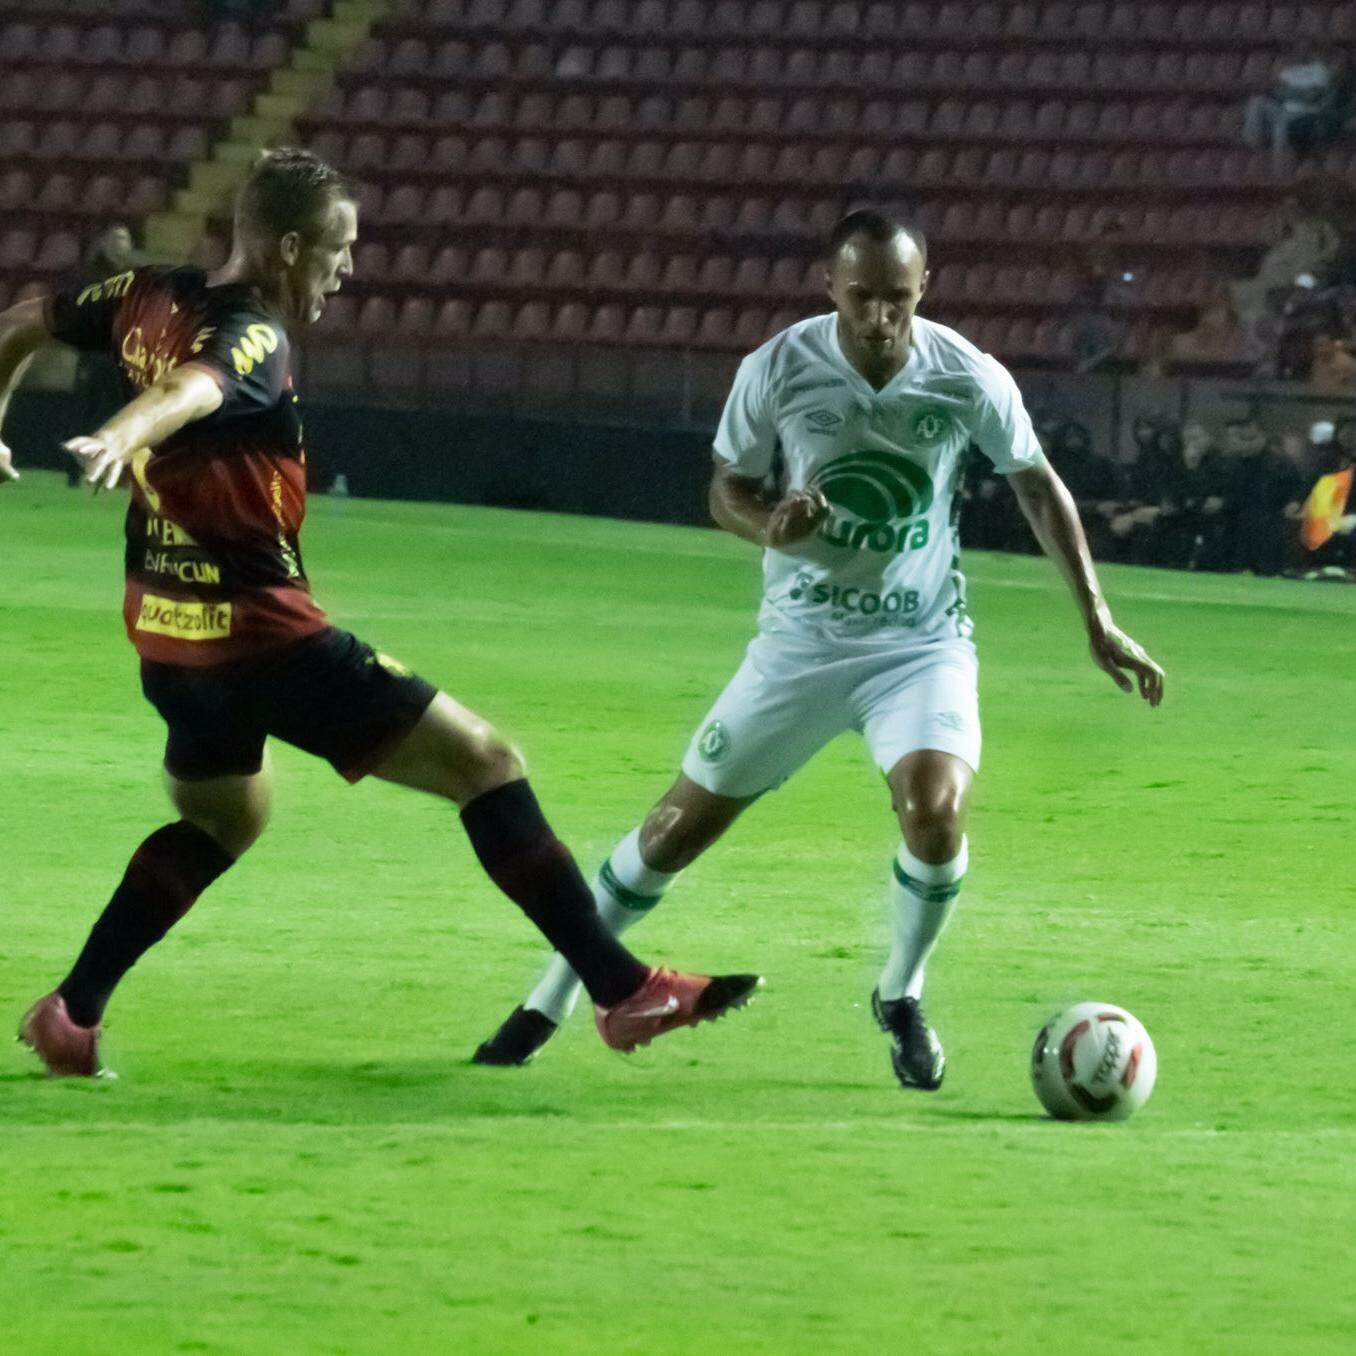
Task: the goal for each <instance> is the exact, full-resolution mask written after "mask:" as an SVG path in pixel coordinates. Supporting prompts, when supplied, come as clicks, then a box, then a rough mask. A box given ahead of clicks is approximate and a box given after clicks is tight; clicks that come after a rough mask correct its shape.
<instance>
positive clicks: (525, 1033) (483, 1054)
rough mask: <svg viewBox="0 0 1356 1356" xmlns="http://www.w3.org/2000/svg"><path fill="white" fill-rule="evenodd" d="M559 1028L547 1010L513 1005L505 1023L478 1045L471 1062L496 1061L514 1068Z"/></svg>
mask: <svg viewBox="0 0 1356 1356" xmlns="http://www.w3.org/2000/svg"><path fill="white" fill-rule="evenodd" d="M559 1030H560V1027H559V1026H557V1025H556V1023H555V1022H553V1021H552V1020H551V1019H550V1018H549V1017H548V1016H547V1015H546V1014H545V1013H544V1012H538V1011H537V1010H536V1009H535V1008H523V1007H518V1008H514V1009H513V1011H512V1012H511V1013H509V1015H508V1018H507V1020H506V1021H505V1022H504V1025H503V1026H501V1027H500V1028H499V1030H498V1031H496V1032H495V1033H494V1035H493V1036H491V1037H490V1039H489V1040H487V1041H485V1042H483V1043H482V1044H481V1045H478V1046H477V1047H476V1052H475V1054H474V1055H472V1056H471V1063H472V1064H495V1065H498V1066H500V1067H501V1068H513V1067H515V1066H517V1065H522V1064H526V1063H527V1062H528V1060H530V1059H531V1058H532V1056H533V1055H535V1054H536V1053H537V1051H538V1050H540V1049H541V1048H542V1046H543V1045H545V1044H546V1042H547V1041H549V1040H550V1039H551V1037H552V1036H554V1035H555V1034H556V1032H557V1031H559Z"/></svg>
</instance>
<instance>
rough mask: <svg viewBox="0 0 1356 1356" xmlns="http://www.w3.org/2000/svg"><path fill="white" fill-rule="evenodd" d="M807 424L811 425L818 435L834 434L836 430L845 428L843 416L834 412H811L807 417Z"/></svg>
mask: <svg viewBox="0 0 1356 1356" xmlns="http://www.w3.org/2000/svg"><path fill="white" fill-rule="evenodd" d="M805 422H806V423H807V424H810V425H811V426H812V427H813V428H814V430H815V432H816V433H832V432H834V430H835V429H840V428H842V427H843V416H842V415H841V414H835V413H834V412H833V411H832V410H811V411H810V413H809V414H807V415H806V416H805Z"/></svg>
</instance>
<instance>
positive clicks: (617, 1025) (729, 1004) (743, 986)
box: [593, 969, 763, 1055]
mask: <svg viewBox="0 0 1356 1356" xmlns="http://www.w3.org/2000/svg"><path fill="white" fill-rule="evenodd" d="M762 982H763V980H762V976H761V975H718V976H716V978H715V979H712V978H711V977H710V976H709V975H685V974H683V973H682V972H681V971H678V970H665V969H657V970H651V971H650V977H649V979H647V980H646V981H645V983H644V984H642V985H641V986H640V988H639V989H637V990H636V992H635V993H633V994H632V995H631V997H630V998H625V999H623V1000H622V1001H621V1002H620V1003H617V1004H616V1005H615V1006H613V1007H610V1008H603V1007H595V1008H594V1010H593V1011H594V1016H595V1017H596V1018H597V1021H598V1034H599V1035H600V1036H601V1037H602V1038H603V1040H604V1041H605V1042H606V1043H607V1044H608V1045H610V1046H611V1047H612V1048H613V1049H614V1050H620V1051H621V1052H622V1053H623V1054H627V1055H629V1054H630V1053H631V1052H632V1051H633V1050H634V1049H635V1048H636V1046H638V1045H649V1043H650V1042H651V1041H652V1040H654V1038H655V1037H656V1036H662V1035H664V1033H665V1032H667V1031H673V1030H675V1029H676V1028H678V1027H680V1026H696V1025H697V1023H698V1022H713V1021H715V1019H716V1018H717V1017H723V1016H724V1015H725V1014H726V1013H727V1012H732V1011H733V1010H734V1009H735V1008H742V1007H743V1006H744V1004H745V1003H747V1002H748V1001H749V999H750V998H752V997H753V995H754V992H755V991H756V990H757V989H758V987H759V986H760V985H761V984H762Z"/></svg>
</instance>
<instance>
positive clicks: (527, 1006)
mask: <svg viewBox="0 0 1356 1356" xmlns="http://www.w3.org/2000/svg"><path fill="white" fill-rule="evenodd" d="M828 260H829V262H828V273H827V284H828V291H829V296H830V297H831V298H832V300H833V303H834V306H835V308H836V310H835V311H834V312H833V313H830V314H828V315H821V316H816V317H814V318H812V319H810V320H804V321H801V322H800V323H799V324H796V325H793V326H791V328H790V329H788V330H784V331H783V332H782V333H781V334H779V335H777V336H775V337H774V338H773V339H770V340H769V341H768V342H767V343H766V344H764V345H763V346H762V347H761V348H760V349H758V350H757V351H756V352H754V353H752V354H750V355H749V356H748V357H747V358H745V360H744V362H743V363H742V364H741V365H740V368H739V373H738V375H737V376H736V378H735V382H734V387H733V390H732V391H731V393H730V396H729V400H728V401H727V403H726V406H725V412H724V415H723V416H722V418H721V422H720V427H719V430H718V432H717V434H716V440H715V453H716V471H715V477H714V480H713V482H712V486H711V512H712V515H713V516H714V517H715V519H716V521H717V522H718V523H719V524H720V525H721V526H722V527H723V528H725V529H726V530H727V531H729V532H733V533H734V534H735V535H736V536H739V537H743V538H744V539H745V540H747V541H750V542H752V543H753V544H755V545H756V546H759V547H762V548H763V551H764V554H763V584H764V598H763V606H762V610H761V612H760V614H759V633H758V635H757V637H756V638H755V639H754V640H753V642H752V643H751V644H750V646H749V649H748V655H747V657H746V659H745V661H744V663H743V666H742V667H741V668H740V669H739V671H738V672H737V673H736V674H735V676H734V678H733V679H732V680H731V682H730V684H729V686H728V687H727V688H726V689H725V691H724V692H723V693H722V694H721V695H720V697H719V698H718V699H717V700H716V704H715V706H714V707H713V708H712V709H711V711H710V713H709V715H708V716H707V718H706V720H704V721H703V722H702V724H701V726H700V727H699V728H698V730H697V732H696V733H695V735H694V736H693V738H692V742H691V744H690V746H689V748H688V751H687V756H686V757H685V759H684V760H683V765H682V772H681V774H680V776H679V777H678V780H677V781H676V782H675V783H674V784H673V786H671V787H670V788H669V790H668V791H667V792H666V793H665V794H664V796H663V798H662V799H661V800H660V801H659V803H658V805H656V806H655V808H654V809H653V810H652V811H651V813H650V815H649V817H648V818H647V819H646V820H645V822H644V823H643V824H642V825H641V826H640V827H639V828H638V829H634V830H632V832H631V833H629V834H628V835H627V836H626V837H625V838H623V839H622V841H621V842H620V843H619V844H618V845H617V847H616V848H615V849H614V850H613V852H612V855H611V857H609V858H608V860H607V861H606V862H604V863H603V866H602V868H601V870H600V871H599V873H598V877H597V880H596V881H595V884H594V896H595V898H596V899H597V901H598V907H599V909H600V911H601V913H602V916H603V918H604V919H605V920H607V921H608V923H609V924H610V925H611V926H612V927H613V928H615V929H616V930H617V931H618V932H620V931H621V930H622V929H623V928H625V927H626V926H627V925H628V924H630V923H632V922H634V921H636V920H637V919H639V918H641V917H643V916H644V914H645V913H646V912H648V911H649V910H650V909H651V908H653V907H654V905H656V904H657V903H658V902H659V900H660V898H661V897H662V896H663V894H664V892H665V891H666V890H667V889H668V888H669V886H670V885H671V884H672V883H673V880H674V877H675V876H676V875H677V873H678V872H679V871H681V870H683V868H684V867H686V866H688V865H689V864H690V863H691V862H692V861H693V860H695V859H696V858H697V857H698V856H699V855H700V854H701V853H702V852H704V851H705V850H706V849H707V848H708V847H710V846H711V844H712V843H714V842H715V841H716V840H717V839H718V838H719V837H720V836H721V834H723V833H724V832H725V830H726V829H728V828H729V827H730V825H731V824H733V823H734V821H735V820H736V819H737V818H738V817H739V815H740V814H742V813H743V812H744V810H745V809H746V808H747V807H748V806H749V805H751V804H752V803H753V802H754V801H755V800H756V799H758V797H759V796H761V795H762V794H763V793H764V792H766V791H770V790H772V789H773V788H775V787H777V786H780V785H781V783H782V782H784V781H785V780H786V779H787V778H788V777H790V776H791V774H792V773H794V772H795V771H796V770H797V769H798V768H800V767H801V766H803V765H804V764H805V763H806V762H807V761H808V760H809V759H810V758H811V757H812V756H813V755H814V754H815V753H816V752H818V750H819V749H821V748H822V747H823V746H824V745H825V744H827V743H828V742H829V741H830V740H831V739H833V738H834V736H836V735H837V734H839V733H841V732H842V731H844V730H849V729H852V730H857V731H859V732H860V733H861V734H862V735H864V736H865V738H866V742H867V744H868V746H869V748H870V750H871V753H872V756H873V758H874V760H875V762H876V765H877V766H878V767H879V768H880V770H881V772H882V773H883V774H884V775H885V777H886V779H887V781H888V783H889V787H890V794H891V797H892V801H893V807H894V810H895V813H896V815H897V816H898V818H899V825H900V828H901V830H902V832H903V837H904V841H903V843H902V844H901V846H900V849H899V854H898V856H897V858H896V860H895V862H894V864H893V868H892V871H891V879H890V884H889V895H890V902H891V907H892V916H893V927H894V937H893V945H892V948H891V951H890V955H889V959H888V960H887V961H886V964H885V968H884V970H883V972H882V973H881V976H880V980H879V983H878V985H877V987H876V989H875V992H874V993H873V994H872V1008H873V1011H874V1013H875V1016H876V1019H877V1021H878V1022H879V1024H880V1026H881V1028H882V1029H883V1030H884V1031H885V1032H886V1033H887V1034H888V1035H889V1036H890V1038H891V1063H892V1067H893V1069H894V1072H895V1074H896V1076H897V1077H898V1079H899V1081H900V1083H901V1084H903V1085H904V1086H905V1087H915V1088H925V1089H933V1088H936V1087H938V1086H940V1084H941V1081H942V1076H943V1072H944V1069H945V1057H944V1055H943V1052H942V1048H941V1045H940V1042H939V1041H938V1040H937V1038H936V1035H935V1033H934V1032H933V1031H932V1029H931V1028H930V1026H929V1025H928V1023H927V1020H926V1018H925V1017H924V1015H923V1011H922V1008H921V1007H920V1001H919V1000H920V998H921V996H922V992H923V975H924V967H925V966H926V963H927V960H928V956H929V954H930V953H931V951H932V948H933V945H934V943H935V942H936V940H937V938H938V935H939V934H940V933H941V931H942V928H943V926H944V925H945V923H946V921H947V918H948V916H949V915H950V913H951V910H952V908H953V907H954V903H955V899H956V896H957V894H958V893H959V892H960V888H961V882H962V881H963V879H964V877H965V869H966V863H967V860H968V851H967V846H966V839H965V819H966V811H967V807H968V804H969V800H970V791H971V786H972V784H973V781H974V777H975V774H976V772H977V771H978V769H979V751H980V725H979V703H978V695H977V671H978V670H977V663H976V658H975V648H974V645H973V644H972V643H971V640H970V635H971V631H972V629H973V627H972V624H971V621H970V618H969V615H968V612H967V608H966V600H965V580H964V577H963V576H962V575H961V572H960V557H959V545H958V540H957V533H956V527H955V515H954V507H955V499H956V492H957V488H958V482H959V479H960V463H961V458H962V456H963V455H964V453H965V452H966V450H967V448H968V447H969V445H970V443H971V442H974V443H976V444H977V445H978V446H979V448H980V450H981V451H982V452H983V453H984V455H985V456H987V457H988V459H989V460H990V461H991V462H992V463H993V466H994V468H995V470H996V471H997V472H998V473H1000V474H1001V475H1003V476H1005V477H1006V478H1007V479H1008V482H1009V483H1010V484H1011V485H1012V488H1013V490H1014V491H1015V492H1016V495H1017V499H1018V502H1019V504H1020V505H1021V508H1022V511H1023V513H1024V514H1025V516H1026V518H1027V521H1028V522H1029V523H1030V524H1031V527H1032V529H1033V530H1034V532H1035V534H1036V537H1037V539H1038V540H1039V542H1040V544H1041V547H1042V548H1043V549H1044V551H1045V553H1046V554H1047V555H1048V556H1050V557H1051V558H1052V559H1053V560H1054V561H1055V563H1056V564H1057V565H1058V566H1059V568H1060V570H1061V572H1062V573H1063V575H1064V577H1065V579H1066V580H1067V582H1068V584H1069V587H1070V590H1071V592H1072V593H1073V598H1074V603H1075V605H1076V607H1077V609H1078V613H1079V616H1080V617H1081V619H1082V621H1083V625H1084V627H1085V628H1086V630H1087V635H1088V643H1089V646H1090V647H1091V651H1092V658H1093V661H1094V662H1095V663H1096V664H1097V665H1098V666H1099V667H1100V668H1102V669H1104V670H1105V671H1106V672H1107V673H1108V674H1110V675H1111V677H1112V678H1113V679H1114V680H1115V682H1116V683H1117V684H1118V685H1119V686H1120V687H1121V688H1122V689H1123V690H1124V691H1127V692H1129V691H1133V690H1134V688H1135V686H1136V683H1137V684H1138V687H1139V692H1140V695H1141V696H1142V697H1143V698H1144V699H1145V700H1146V701H1148V702H1149V703H1150V705H1154V706H1156V705H1157V704H1158V702H1159V701H1160V700H1161V698H1162V695H1163V671H1162V670H1161V669H1160V668H1159V666H1158V665H1157V664H1155V663H1154V662H1153V661H1152V660H1151V659H1150V658H1149V657H1148V656H1147V655H1146V654H1145V653H1144V651H1143V650H1142V649H1141V648H1140V647H1139V646H1138V645H1137V644H1136V643H1135V642H1134V641H1133V640H1131V639H1130V638H1129V637H1128V636H1127V635H1125V633H1124V632H1122V631H1121V630H1120V629H1119V628H1118V627H1117V626H1116V624H1115V623H1114V622H1113V621H1112V618H1111V611H1110V609H1109V608H1108V607H1107V604H1106V601H1105V599H1104V598H1103V597H1102V591H1101V588H1100V586H1099V584H1098V581H1097V575H1096V571H1095V570H1094V568H1093V563H1092V559H1091V557H1090V555H1089V553H1088V548H1087V543H1086V541H1085V539H1084V535H1083V529H1082V526H1081V525H1080V523H1079V519H1078V512H1077V509H1076V508H1075V507H1074V503H1073V500H1072V499H1071V498H1070V496H1069V493H1068V491H1067V490H1066V489H1065V487H1064V485H1063V483H1062V482H1061V480H1060V479H1059V477H1058V476H1057V475H1056V474H1055V472H1054V470H1053V469H1052V468H1051V466H1050V464H1049V463H1048V462H1047V461H1046V459H1045V456H1044V454H1043V453H1042V451H1041V448H1040V444H1039V443H1038V442H1037V440H1036V436H1035V434H1034V432H1033V431H1032V427H1031V421H1030V419H1029V418H1028V416H1027V413H1026V410H1025V409H1024V408H1023V405H1022V399H1021V396H1020V394H1019V392H1018V390H1017V386H1016V383H1015V382H1014V381H1013V380H1012V378H1011V376H1009V375H1008V373H1007V371H1006V370H1005V369H1004V368H1003V367H1002V366H1001V365H1000V364H999V363H997V362H996V361H995V360H994V359H993V358H990V357H988V356H987V355H985V354H983V353H981V352H980V351H979V350H978V349H976V348H975V347H974V345H973V344H971V343H969V342H968V341H967V340H965V339H964V338H962V337H961V336H960V335H959V334H957V333H956V332H955V331H954V330H950V329H947V328H946V327H945V326H943V325H938V324H935V323H933V322H932V321H930V320H925V319H923V318H921V317H918V316H916V315H915V314H914V311H915V308H916V307H917V305H918V303H919V300H920V298H921V297H922V295H923V291H924V289H925V287H926V285H927V255H926V245H925V242H924V241H923V239H922V237H921V236H920V235H919V234H918V233H917V232H915V231H913V230H911V229H909V228H907V227H905V226H904V225H902V224H900V223H898V222H896V221H894V220H892V219H890V218H889V217H887V216H884V215H882V214H881V213H878V212H873V211H863V212H855V213H852V214H851V215H849V216H848V217H846V218H845V219H844V220H843V221H842V222H841V223H840V224H839V225H838V227H837V228H836V229H835V231H834V233H833V235H832V238H831V239H830V241H829V253H828ZM578 991H579V986H578V982H577V980H576V979H575V977H574V975H572V974H571V972H570V967H569V964H568V962H567V961H565V960H564V959H563V958H561V957H559V956H557V957H555V958H554V959H553V960H552V961H551V963H550V965H549V966H548V967H547V970H546V973H545V975H544V976H543V978H542V979H541V982H540V983H539V984H538V985H537V986H536V988H534V989H533V990H532V992H531V993H530V994H529V995H528V997H527V999H526V1000H525V1002H524V1004H523V1005H522V1006H521V1007H519V1008H517V1009H515V1010H514V1012H513V1013H512V1014H511V1015H510V1016H509V1018H508V1019H507V1020H506V1021H505V1023H504V1024H503V1026H502V1027H501V1028H500V1029H499V1031H498V1032H496V1033H495V1035H494V1036H493V1037H491V1039H490V1040H488V1041H486V1042H485V1043H484V1044H483V1045H482V1046H481V1047H480V1048H479V1049H478V1050H477V1051H476V1054H475V1059H476V1060H477V1062H479V1063H484V1064H522V1063H524V1062H526V1060H528V1059H529V1058H531V1056H532V1055H533V1054H534V1053H535V1051H536V1050H538V1049H539V1048H540V1047H541V1046H542V1045H543V1044H544V1043H545V1042H546V1041H547V1040H548V1039H549V1038H550V1037H551V1035H552V1034H553V1033H554V1032H555V1031H556V1030H557V1028H558V1027H559V1025H560V1023H561V1022H563V1021H564V1019H565V1018H566V1017H567V1016H568V1015H569V1013H570V1011H571V1010H572V1008H573V1005H574V1002H575V1000H576V997H577V995H578Z"/></svg>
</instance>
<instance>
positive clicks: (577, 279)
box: [546, 250, 584, 288]
mask: <svg viewBox="0 0 1356 1356" xmlns="http://www.w3.org/2000/svg"><path fill="white" fill-rule="evenodd" d="M583 283H584V260H583V256H582V255H580V254H579V253H578V252H577V251H576V250H561V251H560V252H559V253H557V254H554V255H552V256H551V261H550V263H549V264H548V265H547V268H546V286H547V287H553V288H571V287H581V286H582V285H583Z"/></svg>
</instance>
